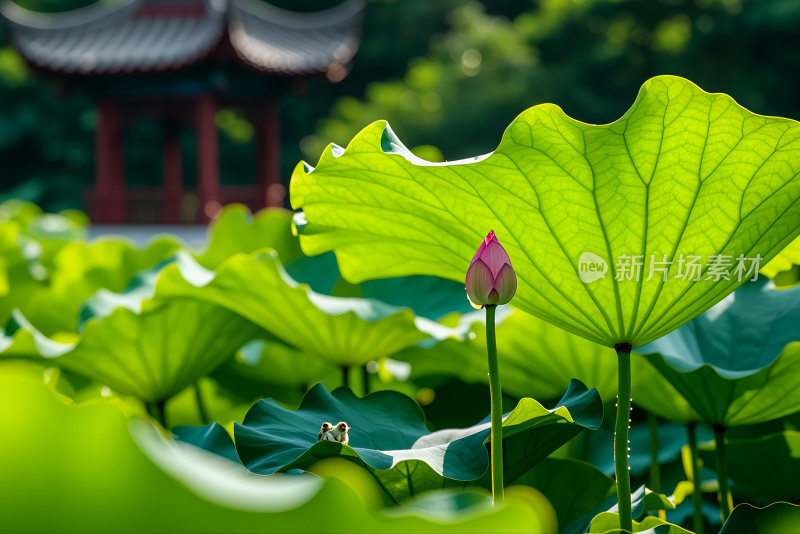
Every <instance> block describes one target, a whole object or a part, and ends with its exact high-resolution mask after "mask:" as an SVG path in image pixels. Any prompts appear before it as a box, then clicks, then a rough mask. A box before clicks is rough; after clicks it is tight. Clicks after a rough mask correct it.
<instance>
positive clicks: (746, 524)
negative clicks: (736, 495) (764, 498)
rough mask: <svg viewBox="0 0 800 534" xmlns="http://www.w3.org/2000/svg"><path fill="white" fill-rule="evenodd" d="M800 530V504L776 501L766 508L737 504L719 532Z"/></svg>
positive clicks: (776, 533)
mask: <svg viewBox="0 0 800 534" xmlns="http://www.w3.org/2000/svg"><path fill="white" fill-rule="evenodd" d="M798 531H800V506H798V505H796V504H791V503H788V502H776V503H772V504H770V505H769V506H765V507H764V508H759V507H757V506H753V505H752V504H746V503H745V504H740V505H738V506H736V508H734V509H733V511H732V512H731V515H729V516H728V519H727V520H726V521H725V524H724V525H722V530H720V531H719V534H788V533H790V532H798Z"/></svg>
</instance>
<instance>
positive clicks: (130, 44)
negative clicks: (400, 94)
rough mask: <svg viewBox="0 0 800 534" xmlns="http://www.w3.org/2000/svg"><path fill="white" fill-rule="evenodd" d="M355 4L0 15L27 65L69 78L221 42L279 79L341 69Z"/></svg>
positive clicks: (195, 0)
mask: <svg viewBox="0 0 800 534" xmlns="http://www.w3.org/2000/svg"><path fill="white" fill-rule="evenodd" d="M363 10H364V3H363V1H362V0H347V1H345V2H344V3H341V4H339V5H337V6H335V7H333V8H330V9H327V10H325V11H318V12H313V13H299V12H293V11H286V10H283V9H279V8H277V7H274V6H272V5H269V4H266V3H264V2H261V1H259V0H158V1H155V0H120V1H118V2H116V3H113V4H107V3H96V4H92V5H90V6H88V7H85V8H81V9H76V10H72V11H67V12H61V13H48V14H45V13H38V12H34V11H29V10H27V9H24V8H22V7H20V6H19V5H17V4H15V3H13V2H11V1H10V0H6V1H5V2H3V3H2V5H0V14H2V16H3V17H4V18H5V19H6V21H7V23H8V25H9V27H10V33H11V40H12V43H13V44H14V46H15V47H16V48H17V49H18V50H19V52H20V53H21V54H22V56H23V57H25V59H26V60H28V61H29V62H31V63H32V64H33V65H35V66H37V67H39V68H42V69H45V70H50V71H55V72H61V73H68V74H115V73H132V72H150V71H165V70H176V69H180V68H181V67H184V66H188V65H191V64H194V63H197V62H199V61H202V60H204V59H205V58H207V57H209V56H210V55H211V54H212V53H214V52H215V51H216V50H217V49H218V48H219V47H220V46H221V45H222V44H223V43H225V42H226V41H227V42H229V43H230V44H231V45H232V48H233V50H234V51H235V54H236V57H237V58H238V59H239V60H240V61H242V62H243V63H245V64H246V65H248V66H249V67H251V68H255V69H257V70H260V71H265V72H271V73H274V74H282V75H303V74H314V73H323V72H329V71H331V70H332V69H338V70H337V72H341V71H342V70H343V67H344V65H346V64H347V63H348V62H349V61H350V60H351V59H352V58H353V56H354V55H355V53H356V51H357V49H358V45H359V38H360V26H361V18H362V15H363Z"/></svg>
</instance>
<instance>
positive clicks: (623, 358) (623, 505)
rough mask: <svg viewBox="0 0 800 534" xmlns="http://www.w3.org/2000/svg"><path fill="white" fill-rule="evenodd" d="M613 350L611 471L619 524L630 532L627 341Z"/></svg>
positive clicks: (622, 528) (629, 371)
mask: <svg viewBox="0 0 800 534" xmlns="http://www.w3.org/2000/svg"><path fill="white" fill-rule="evenodd" d="M614 349H615V350H616V351H617V369H618V381H617V421H616V424H615V426H614V474H615V475H616V478H617V506H618V508H619V528H620V529H621V530H627V531H628V532H633V517H632V510H631V479H630V473H629V472H628V469H629V468H628V446H629V442H628V431H629V430H630V417H631V345H630V344H629V343H620V344H618V345H615V346H614Z"/></svg>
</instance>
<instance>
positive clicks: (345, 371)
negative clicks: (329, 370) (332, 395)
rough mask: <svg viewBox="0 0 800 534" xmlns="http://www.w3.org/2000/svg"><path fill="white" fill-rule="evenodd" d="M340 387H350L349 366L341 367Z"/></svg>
mask: <svg viewBox="0 0 800 534" xmlns="http://www.w3.org/2000/svg"><path fill="white" fill-rule="evenodd" d="M342 385H343V386H344V387H346V388H349V387H350V366H348V365H343V366H342Z"/></svg>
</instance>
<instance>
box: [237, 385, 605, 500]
mask: <svg viewBox="0 0 800 534" xmlns="http://www.w3.org/2000/svg"><path fill="white" fill-rule="evenodd" d="M601 420H602V403H601V401H600V398H599V396H598V394H597V391H595V390H590V391H587V390H586V387H585V386H583V384H581V383H580V382H578V381H573V383H572V384H571V385H570V389H569V390H568V391H567V393H566V394H565V395H564V397H563V398H562V399H561V401H560V402H559V403H558V407H557V408H555V409H553V410H547V409H546V408H544V407H543V406H542V405H541V404H539V403H538V402H536V401H535V400H533V399H528V398H526V399H522V400H521V401H520V403H519V404H518V405H517V407H516V408H515V409H514V410H513V411H512V412H510V413H509V414H507V415H506V417H505V419H504V422H503V427H504V435H503V439H504V450H505V454H506V458H507V462H506V464H505V466H506V474H507V475H508V476H507V478H506V480H507V481H508V482H509V483H511V482H513V480H514V479H516V478H517V477H519V475H521V474H522V473H524V472H526V471H527V470H528V469H530V467H531V466H533V465H535V464H536V463H537V462H539V461H540V460H542V459H543V458H545V457H546V456H547V455H548V454H550V453H551V452H552V451H554V450H555V449H557V448H558V447H559V446H561V445H562V444H564V443H566V442H567V441H568V440H569V439H571V438H572V437H574V436H575V435H576V434H577V433H578V432H580V431H581V430H583V429H584V428H591V429H594V428H597V427H598V426H599V425H600V422H601ZM323 421H330V422H332V423H334V424H335V423H337V422H338V421H347V423H348V424H349V425H350V426H351V427H352V430H351V431H350V445H349V446H348V445H342V444H339V443H335V442H329V441H323V442H317V432H318V431H319V427H320V425H321V424H322V422H323ZM489 427H490V424H489V422H488V417H487V418H486V419H485V420H484V421H482V422H481V423H479V424H477V425H474V426H472V427H469V428H461V429H447V430H440V431H437V432H433V433H431V432H430V431H429V430H428V429H427V428H426V426H425V422H424V416H423V414H422V411H421V410H420V408H419V406H418V405H417V404H416V403H415V402H414V401H412V400H411V399H409V398H408V397H406V396H405V395H402V394H400V393H397V392H394V391H380V392H377V393H373V394H371V395H368V396H367V397H364V398H361V399H360V398H357V397H355V396H354V395H353V394H352V393H351V392H350V390H348V389H345V388H340V389H337V390H336V391H334V392H333V393H329V392H328V391H327V390H326V389H325V388H324V387H322V386H321V385H317V386H315V387H314V388H312V389H311V391H309V393H308V394H307V395H306V397H305V398H304V399H303V402H302V403H301V405H300V407H299V408H298V410H297V411H292V410H288V409H286V408H283V407H281V406H279V405H278V404H277V403H275V402H274V401H273V400H271V399H270V400H262V401H259V402H258V403H256V404H255V405H254V406H253V408H252V409H251V410H250V412H249V413H248V414H247V416H246V417H245V420H244V424H243V425H239V424H237V425H235V427H234V435H235V442H236V448H237V451H238V453H239V457H240V458H241V459H242V461H243V462H244V464H245V465H246V466H247V468H248V469H250V470H251V471H253V472H255V473H260V474H270V473H275V472H278V471H285V470H287V469H293V468H300V469H305V468H307V467H308V466H309V465H311V464H313V463H314V462H315V461H317V460H319V459H321V458H326V457H331V456H343V457H345V458H347V459H350V460H352V461H356V462H357V463H360V464H363V465H365V466H367V467H368V468H370V469H371V470H372V471H373V472H374V473H375V474H376V476H377V477H378V478H379V480H381V482H382V483H383V484H384V486H385V488H386V489H387V491H388V492H389V493H390V494H391V495H392V496H393V498H395V499H396V500H400V499H404V498H405V497H407V496H410V495H413V494H415V493H418V492H420V491H422V490H424V489H431V488H436V487H442V485H443V484H444V483H445V481H444V480H443V478H444V479H449V480H455V481H465V482H467V481H475V480H478V479H479V478H481V477H482V476H483V475H484V473H485V472H486V471H487V467H488V464H489V459H488V454H487V449H486V441H487V438H488V436H489Z"/></svg>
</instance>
